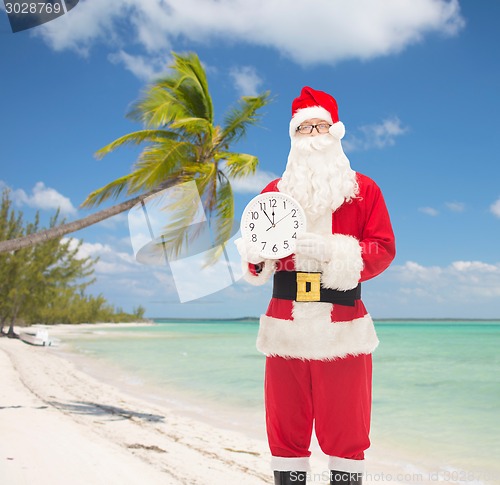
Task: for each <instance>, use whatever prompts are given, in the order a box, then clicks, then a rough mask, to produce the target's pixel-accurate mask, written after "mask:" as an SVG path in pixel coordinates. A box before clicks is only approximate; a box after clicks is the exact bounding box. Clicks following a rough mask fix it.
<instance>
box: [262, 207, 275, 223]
mask: <svg viewBox="0 0 500 485" xmlns="http://www.w3.org/2000/svg"><path fill="white" fill-rule="evenodd" d="M262 212H263V213H264V214H265V216H266V217H267V219H268V220H269V222H270V223H271V224H272V225H273V226H274V211H273V220H271V218H270V217H269V216H268V215H267V212H266V211H265V210H263V211H262Z"/></svg>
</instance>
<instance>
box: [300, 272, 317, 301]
mask: <svg viewBox="0 0 500 485" xmlns="http://www.w3.org/2000/svg"><path fill="white" fill-rule="evenodd" d="M320 289H321V273H299V272H297V296H296V298H295V301H320V300H321V295H320Z"/></svg>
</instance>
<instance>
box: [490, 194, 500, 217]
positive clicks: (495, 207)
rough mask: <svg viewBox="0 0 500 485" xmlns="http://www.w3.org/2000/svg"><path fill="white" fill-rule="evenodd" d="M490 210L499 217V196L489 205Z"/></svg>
mask: <svg viewBox="0 0 500 485" xmlns="http://www.w3.org/2000/svg"><path fill="white" fill-rule="evenodd" d="M490 212H491V213H492V214H493V215H494V216H495V217H498V218H500V198H498V199H497V201H496V202H494V203H493V204H491V205H490Z"/></svg>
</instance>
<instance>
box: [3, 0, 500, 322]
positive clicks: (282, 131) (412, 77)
mask: <svg viewBox="0 0 500 485" xmlns="http://www.w3.org/2000/svg"><path fill="white" fill-rule="evenodd" d="M292 3H293V7H291V5H292ZM0 9H1V10H2V11H0V61H1V76H0V104H1V110H2V121H1V123H2V129H1V131H0V137H1V143H0V188H8V189H10V191H11V192H10V193H11V198H12V199H13V201H14V204H15V207H16V209H18V210H21V211H23V213H24V216H25V218H26V219H27V220H29V219H30V218H32V217H33V216H34V214H35V212H36V211H37V210H38V211H40V214H41V216H42V221H43V222H44V223H45V224H48V220H49V218H50V216H51V215H53V214H54V212H55V210H56V209H57V208H60V210H61V213H62V214H63V216H64V217H65V218H66V220H73V219H77V218H79V217H82V216H85V215H88V214H90V213H91V212H92V211H93V210H88V209H82V208H80V207H79V206H80V204H81V203H82V201H83V200H84V199H85V197H86V196H87V195H88V194H89V193H90V192H92V191H93V190H95V189H97V188H99V187H101V186H103V185H105V184H106V183H108V182H110V181H112V180H114V179H116V178H117V177H119V176H121V175H124V174H126V173H128V171H129V170H130V167H131V166H132V164H133V162H134V161H135V159H136V157H137V155H138V153H139V151H138V149H135V148H122V149H120V150H118V151H116V152H115V153H113V154H111V155H109V156H107V157H105V158H104V159H102V160H97V159H96V158H95V157H94V153H95V152H96V151H97V150H98V149H99V148H101V147H103V146H104V145H106V144H108V143H109V142H111V141H113V140H114V139H116V138H118V137H119V136H121V135H124V134H126V133H129V132H131V131H134V130H137V129H140V128H141V126H140V125H138V124H136V123H134V122H132V121H131V120H129V119H128V118H126V114H127V112H128V110H129V108H130V105H131V103H133V102H134V101H135V100H137V99H138V97H139V96H140V94H141V92H142V90H143V89H145V87H146V86H147V85H148V83H151V82H152V81H153V80H154V79H156V78H157V77H158V76H160V75H161V74H162V73H164V72H166V69H167V66H168V65H169V64H170V63H171V52H172V51H175V52H188V51H192V52H196V53H197V54H198V56H199V57H200V59H201V61H202V62H203V64H204V66H205V69H206V71H207V74H208V81H209V87H210V92H211V94H212V98H213V102H214V106H215V112H216V118H217V122H222V120H223V116H224V112H225V111H226V110H227V109H228V108H229V107H230V106H231V105H232V104H234V103H235V102H236V101H237V99H238V98H239V97H240V96H242V95H255V94H257V93H260V92H263V91H267V90H269V91H270V93H271V96H272V99H273V101H272V103H270V104H269V105H268V106H266V107H265V108H264V109H263V111H262V120H261V122H260V124H259V126H257V127H252V128H251V129H250V130H249V131H248V134H247V137H246V139H245V140H242V141H241V142H239V143H238V145H237V146H236V147H234V148H235V149H236V150H238V151H241V152H246V153H251V154H254V155H256V156H258V158H259V161H260V163H259V168H258V171H257V174H256V175H255V176H254V177H253V178H252V179H248V180H245V181H244V182H235V183H234V191H235V201H236V213H237V214H241V212H242V210H243V208H244V207H245V205H246V203H248V201H249V200H250V199H251V198H252V197H253V196H255V195H256V194H258V193H259V192H260V190H261V189H262V188H263V187H264V186H265V185H266V184H267V182H269V181H270V180H272V179H274V178H277V177H279V176H280V175H281V174H282V172H283V170H284V167H285V164H286V160H287V155H288V151H289V148H290V139H289V135H288V124H289V121H290V116H291V102H292V100H293V99H294V98H295V97H296V96H298V94H299V93H300V90H301V88H302V87H303V86H305V85H309V86H312V87H314V88H315V89H320V90H324V91H327V92H329V93H330V94H332V95H333V96H334V97H335V98H336V99H337V102H338V105H339V116H340V119H341V121H343V122H344V124H345V126H346V136H345V138H344V139H343V146H344V149H345V151H346V153H347V156H348V157H349V159H350V162H351V165H352V167H353V168H354V169H355V170H356V171H358V172H361V173H364V174H366V175H368V176H369V177H371V178H373V179H374V180H375V181H376V183H377V184H378V185H379V186H380V188H381V189H382V192H383V194H384V197H385V200H386V203H387V206H388V209H389V212H390V216H391V220H392V224H393V227H394V231H395V235H396V242H397V256H396V259H395V260H394V262H393V264H392V265H391V267H390V268H389V269H387V270H386V271H385V272H384V273H383V274H382V275H380V276H378V277H377V278H375V279H373V280H371V281H368V282H366V283H365V284H364V285H363V300H364V302H365V305H366V306H367V308H368V310H369V312H370V313H371V314H372V316H373V317H374V318H376V319H377V318H500V256H499V249H498V248H499V242H498V241H499V239H500V238H499V236H500V184H499V182H500V164H499V161H500V160H499V157H498V153H499V151H500V130H499V127H500V123H499V116H498V113H499V112H500V92H499V91H500V52H499V50H498V45H500V31H499V29H498V21H499V20H500V3H498V2H478V1H477V0H462V1H458V0H350V1H342V0H316V1H315V2H313V3H311V2H286V1H284V0H265V1H264V0H254V1H252V2H250V1H243V0H232V1H230V0H183V1H182V2H176V1H175V0H141V2H136V1H132V0H107V1H106V2H102V1H99V0H80V2H79V3H78V5H77V6H76V7H75V8H73V9H72V10H71V11H69V12H68V13H67V14H66V15H64V16H62V17H59V18H58V19H55V20H53V21H51V22H49V23H46V24H44V25H42V26H38V27H35V28H33V29H30V30H26V31H23V32H18V33H15V34H13V33H12V32H11V30H10V26H9V23H8V19H7V16H6V14H5V11H3V5H2V7H0ZM68 237H72V238H78V239H81V240H83V245H82V248H81V255H82V256H84V255H90V256H92V257H99V261H98V263H97V264H96V266H95V276H96V278H97V280H96V283H94V285H92V286H91V287H90V288H89V292H91V293H94V294H102V295H103V296H104V297H105V298H106V299H107V300H108V301H109V302H110V303H111V304H113V305H115V306H117V307H121V308H123V309H125V310H126V311H132V310H133V309H134V308H137V307H138V306H139V305H142V306H143V307H145V308H146V315H147V316H149V317H186V318H189V317H210V318H235V317H243V316H258V315H259V314H261V313H263V312H265V310H266V307H267V304H268V300H269V297H270V293H271V286H270V284H267V285H264V286H262V287H257V288H256V287H253V286H251V285H249V284H248V283H245V282H244V281H238V282H237V283H235V284H232V285H229V286H228V287H227V288H225V289H222V290H220V291H217V292H215V293H212V294H209V295H207V296H205V297H203V298H198V299H195V300H192V301H188V302H181V301H180V299H179V295H178V293H177V291H176V285H175V278H174V276H173V274H172V270H171V269H170V268H169V267H167V266H164V267H160V266H158V265H156V266H153V265H144V264H141V263H139V262H137V261H136V259H135V257H134V251H133V249H132V245H131V238H130V232H129V225H128V218H127V214H121V215H118V216H115V217H113V218H112V219H110V220H108V221H104V222H102V223H99V224H97V225H95V226H92V227H90V228H87V229H84V230H81V231H79V232H77V233H74V234H71V235H69V236H68Z"/></svg>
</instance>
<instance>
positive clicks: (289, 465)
mask: <svg viewBox="0 0 500 485" xmlns="http://www.w3.org/2000/svg"><path fill="white" fill-rule="evenodd" d="M271 469H272V470H274V471H279V472H309V471H311V466H310V465H309V458H308V457H306V456H304V457H297V458H295V457H291V458H287V457H283V456H273V457H272V458H271Z"/></svg>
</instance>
